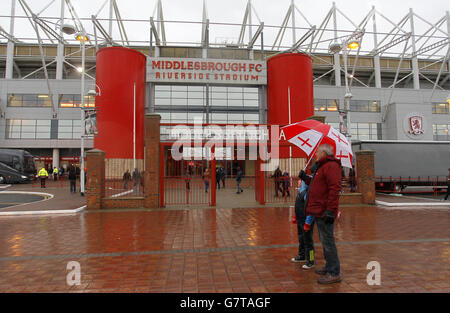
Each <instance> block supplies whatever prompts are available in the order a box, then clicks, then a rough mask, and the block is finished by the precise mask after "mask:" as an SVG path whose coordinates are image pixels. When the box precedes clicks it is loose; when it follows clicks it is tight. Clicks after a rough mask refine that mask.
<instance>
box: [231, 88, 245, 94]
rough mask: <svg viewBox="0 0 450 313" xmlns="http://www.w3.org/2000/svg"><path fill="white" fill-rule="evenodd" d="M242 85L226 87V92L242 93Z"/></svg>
mask: <svg viewBox="0 0 450 313" xmlns="http://www.w3.org/2000/svg"><path fill="white" fill-rule="evenodd" d="M242 90H243V88H242V87H228V92H229V93H240V94H242Z"/></svg>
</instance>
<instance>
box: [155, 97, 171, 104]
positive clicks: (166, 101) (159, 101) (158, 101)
mask: <svg viewBox="0 0 450 313" xmlns="http://www.w3.org/2000/svg"><path fill="white" fill-rule="evenodd" d="M155 105H170V98H155Z"/></svg>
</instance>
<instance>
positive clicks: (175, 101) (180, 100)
mask: <svg viewBox="0 0 450 313" xmlns="http://www.w3.org/2000/svg"><path fill="white" fill-rule="evenodd" d="M172 105H187V98H172Z"/></svg>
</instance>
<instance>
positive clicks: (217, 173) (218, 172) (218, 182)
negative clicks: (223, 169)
mask: <svg viewBox="0 0 450 313" xmlns="http://www.w3.org/2000/svg"><path fill="white" fill-rule="evenodd" d="M216 188H217V189H220V167H217V168H216Z"/></svg>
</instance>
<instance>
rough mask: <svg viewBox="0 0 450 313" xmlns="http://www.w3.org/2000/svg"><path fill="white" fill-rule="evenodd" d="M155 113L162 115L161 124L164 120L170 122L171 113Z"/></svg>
mask: <svg viewBox="0 0 450 313" xmlns="http://www.w3.org/2000/svg"><path fill="white" fill-rule="evenodd" d="M155 113H157V114H159V115H161V122H162V120H170V113H169V112H155Z"/></svg>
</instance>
